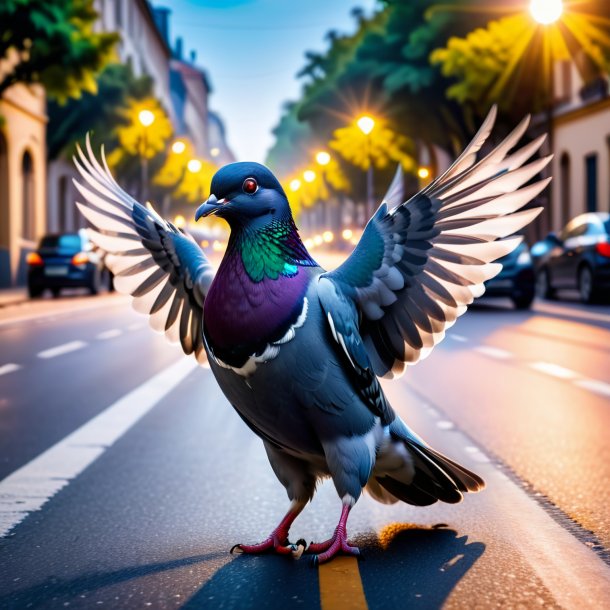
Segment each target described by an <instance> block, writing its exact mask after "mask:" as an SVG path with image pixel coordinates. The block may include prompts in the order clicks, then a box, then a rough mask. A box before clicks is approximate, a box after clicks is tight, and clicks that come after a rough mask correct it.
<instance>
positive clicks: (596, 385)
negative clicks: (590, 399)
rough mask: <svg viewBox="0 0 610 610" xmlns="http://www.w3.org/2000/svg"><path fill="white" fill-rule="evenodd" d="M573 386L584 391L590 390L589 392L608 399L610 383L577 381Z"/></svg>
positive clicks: (593, 380)
mask: <svg viewBox="0 0 610 610" xmlns="http://www.w3.org/2000/svg"><path fill="white" fill-rule="evenodd" d="M574 384H575V385H577V386H579V387H581V388H584V389H585V390H590V391H591V392H595V393H596V394H601V395H602V396H607V397H608V398H610V383H604V382H603V381H596V380H595V379H577V380H576V381H575V382H574Z"/></svg>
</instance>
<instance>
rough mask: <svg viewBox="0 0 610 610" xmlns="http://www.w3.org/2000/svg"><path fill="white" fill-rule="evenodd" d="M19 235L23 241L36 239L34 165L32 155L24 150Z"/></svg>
mask: <svg viewBox="0 0 610 610" xmlns="http://www.w3.org/2000/svg"><path fill="white" fill-rule="evenodd" d="M21 181H22V194H21V205H22V209H21V220H22V224H21V235H22V237H23V238H24V239H34V238H35V237H36V217H35V214H36V210H35V192H34V163H33V162H32V155H31V154H30V153H29V152H28V151H27V150H26V151H25V153H23V160H22V161H21Z"/></svg>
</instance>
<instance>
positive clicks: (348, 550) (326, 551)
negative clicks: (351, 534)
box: [307, 530, 360, 566]
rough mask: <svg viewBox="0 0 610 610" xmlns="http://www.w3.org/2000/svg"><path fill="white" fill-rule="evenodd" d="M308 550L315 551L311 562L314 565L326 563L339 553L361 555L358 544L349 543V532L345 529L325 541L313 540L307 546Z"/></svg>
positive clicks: (309, 551)
mask: <svg viewBox="0 0 610 610" xmlns="http://www.w3.org/2000/svg"><path fill="white" fill-rule="evenodd" d="M307 552H308V553H313V557H312V558H311V563H312V565H314V566H316V565H319V564H322V563H326V562H327V561H329V560H331V559H332V558H333V557H334V556H335V555H338V554H339V553H343V554H344V555H355V556H358V555H360V549H359V548H358V547H357V546H351V545H349V544H348V543H347V533H346V532H345V530H343V531H336V532H335V534H334V536H333V537H332V538H330V539H329V540H326V541H325V542H320V543H315V542H312V543H311V544H310V545H309V546H308V547H307Z"/></svg>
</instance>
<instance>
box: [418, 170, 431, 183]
mask: <svg viewBox="0 0 610 610" xmlns="http://www.w3.org/2000/svg"><path fill="white" fill-rule="evenodd" d="M417 176H418V177H419V178H421V179H422V180H425V179H426V178H429V177H430V170H429V169H428V168H427V167H420V168H419V169H418V170H417Z"/></svg>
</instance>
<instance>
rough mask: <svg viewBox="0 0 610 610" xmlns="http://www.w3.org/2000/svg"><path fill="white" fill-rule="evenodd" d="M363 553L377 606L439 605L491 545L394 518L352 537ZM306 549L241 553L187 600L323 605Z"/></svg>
mask: <svg viewBox="0 0 610 610" xmlns="http://www.w3.org/2000/svg"><path fill="white" fill-rule="evenodd" d="M350 542H353V543H354V544H356V545H358V546H359V547H360V549H361V550H362V552H363V556H364V560H360V561H359V570H360V577H361V579H362V584H363V587H364V593H365V596H366V599H367V602H368V605H369V607H370V608H411V607H421V608H438V607H441V606H442V605H443V602H444V601H445V599H446V598H447V597H448V595H449V594H450V593H451V591H452V590H453V588H454V587H455V586H456V585H457V584H458V583H459V581H460V580H461V579H462V578H463V576H464V575H465V574H466V572H467V571H468V570H469V569H470V568H471V567H472V566H473V565H474V563H475V562H476V561H477V559H478V558H479V557H481V555H482V554H483V552H484V551H485V545H484V544H483V543H482V542H468V537H467V536H458V533H457V532H456V531H455V530H452V529H449V528H446V527H444V526H443V525H442V524H441V525H440V526H434V527H425V526H418V525H413V524H407V523H394V524H392V525H389V526H387V527H385V528H384V529H383V530H382V531H381V532H380V533H379V534H375V533H370V534H364V535H361V536H358V537H356V538H354V539H353V540H351V541H350ZM309 566H310V563H309V560H308V558H307V556H306V555H304V556H303V558H302V559H301V560H300V561H299V562H294V561H287V560H286V558H285V557H277V556H265V557H252V556H247V555H240V556H239V557H237V558H236V559H235V560H234V561H232V562H230V563H229V564H227V565H225V566H223V567H222V568H221V569H220V570H218V572H216V574H214V576H213V577H212V578H211V579H210V580H209V581H208V582H207V583H206V584H205V585H204V586H203V587H202V588H201V589H200V590H199V591H198V592H197V593H196V594H195V595H194V596H193V597H192V598H191V599H190V600H189V602H188V603H187V604H186V605H185V606H184V608H188V609H189V610H195V609H198V608H216V607H222V608H233V609H241V608H243V609H245V608H297V607H301V608H302V607H307V608H312V607H314V608H317V607H320V606H319V603H320V600H319V588H318V577H317V570H311V569H310V567H309Z"/></svg>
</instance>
